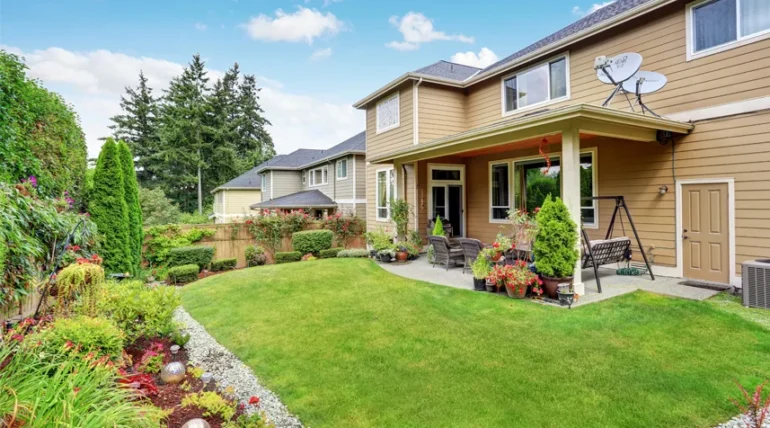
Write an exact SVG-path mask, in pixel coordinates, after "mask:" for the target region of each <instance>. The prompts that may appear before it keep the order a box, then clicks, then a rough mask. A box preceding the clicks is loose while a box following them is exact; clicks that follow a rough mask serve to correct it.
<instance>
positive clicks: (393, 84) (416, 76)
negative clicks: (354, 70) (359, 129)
mask: <svg viewBox="0 0 770 428" xmlns="http://www.w3.org/2000/svg"><path fill="white" fill-rule="evenodd" d="M420 79H422V81H423V83H425V82H427V83H435V84H438V85H444V86H451V87H454V88H463V87H465V86H464V82H459V81H456V80H451V79H442V78H440V77H436V76H430V75H427V74H420V73H411V72H410V73H405V74H402V75H401V76H399V77H398V78H396V79H395V80H392V81H390V82H389V83H387V84H386V85H384V86H382V87H381V88H380V89H377V90H376V91H374V92H372V93H371V94H369V95H367V96H366V97H365V98H362V99H360V100H358V101H356V103H355V104H353V107H355V108H357V109H362V108H365V107H366V106H367V104H369V103H370V102H372V101H374V100H375V99H377V98H379V97H381V96H383V95H385V94H386V93H388V92H390V91H392V90H393V89H395V88H397V87H398V86H399V85H401V84H403V83H404V82H407V81H409V80H420Z"/></svg>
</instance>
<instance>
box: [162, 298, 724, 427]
mask: <svg viewBox="0 0 770 428" xmlns="http://www.w3.org/2000/svg"><path fill="white" fill-rule="evenodd" d="M174 320H175V321H177V322H179V323H181V324H182V325H184V326H185V331H186V332H187V333H188V334H189V335H190V341H189V342H188V343H187V345H186V346H185V350H187V355H188V357H189V359H190V362H192V363H193V364H195V365H197V366H200V367H202V368H203V369H205V370H206V371H208V372H211V373H212V374H213V375H214V380H215V381H216V382H217V384H218V385H219V386H220V387H221V388H227V387H228V386H231V387H233V389H234V390H235V396H236V397H237V398H238V400H239V401H240V402H241V403H244V404H247V409H248V408H250V406H248V402H249V397H251V396H257V397H259V409H260V410H262V411H264V412H265V414H266V415H267V418H268V419H269V420H270V421H271V422H273V423H274V424H275V426H276V428H300V427H302V423H301V422H300V421H299V419H297V417H296V416H294V415H292V414H291V413H289V410H288V409H287V408H286V406H285V405H284V404H283V403H282V402H281V399H280V398H278V396H277V395H275V394H274V393H273V392H272V391H270V390H269V389H267V388H265V387H264V386H262V384H260V383H259V380H258V379H257V377H256V376H255V375H254V372H252V371H251V369H250V368H249V367H248V366H246V365H245V364H243V362H241V360H239V359H238V357H236V356H235V355H233V353H232V352H230V351H229V350H227V348H225V347H224V346H222V345H220V344H219V343H218V342H217V341H216V340H215V339H214V338H213V337H211V335H210V334H209V333H208V332H207V331H206V329H205V328H204V327H203V326H202V325H200V323H198V321H195V319H194V318H193V317H192V316H190V314H188V313H187V311H185V310H184V309H182V308H181V307H179V308H178V309H177V310H176V311H175V312H174ZM731 428H732V427H731Z"/></svg>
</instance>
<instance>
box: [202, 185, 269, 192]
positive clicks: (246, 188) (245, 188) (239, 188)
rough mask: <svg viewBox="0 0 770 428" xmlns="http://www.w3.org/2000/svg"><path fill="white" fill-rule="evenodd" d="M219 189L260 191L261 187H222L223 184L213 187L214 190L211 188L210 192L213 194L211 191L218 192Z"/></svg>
mask: <svg viewBox="0 0 770 428" xmlns="http://www.w3.org/2000/svg"><path fill="white" fill-rule="evenodd" d="M220 190H256V191H258V192H261V191H262V188H261V187H224V186H219V187H216V188H214V190H212V191H211V192H210V193H212V194H213V193H216V192H218V191H220Z"/></svg>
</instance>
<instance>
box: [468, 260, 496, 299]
mask: <svg viewBox="0 0 770 428" xmlns="http://www.w3.org/2000/svg"><path fill="white" fill-rule="evenodd" d="M471 271H472V272H473V289H474V290H476V291H484V290H486V289H487V277H488V276H489V274H490V273H491V272H492V265H491V264H490V263H489V259H488V258H487V256H486V255H485V254H484V253H483V252H482V253H479V255H478V257H476V260H474V261H473V264H472V265H471Z"/></svg>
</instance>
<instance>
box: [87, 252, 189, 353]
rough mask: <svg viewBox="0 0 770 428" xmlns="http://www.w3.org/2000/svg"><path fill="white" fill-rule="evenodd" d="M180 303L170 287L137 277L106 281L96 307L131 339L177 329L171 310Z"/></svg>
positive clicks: (158, 334)
mask: <svg viewBox="0 0 770 428" xmlns="http://www.w3.org/2000/svg"><path fill="white" fill-rule="evenodd" d="M192 266H194V267H195V268H197V267H198V266H196V265H192ZM190 270H191V271H192V270H193V269H192V268H190ZM192 276H193V280H195V279H197V278H198V274H197V270H195V274H193V275H192ZM180 303H181V301H180V298H179V293H177V291H176V289H175V288H174V287H170V286H163V285H160V286H157V287H148V286H146V285H144V284H143V283H142V282H141V281H123V282H120V283H118V282H107V283H106V284H105V286H104V292H103V296H102V297H101V298H100V299H99V303H98V310H99V315H100V316H103V317H108V318H110V319H111V320H112V321H113V322H114V323H115V324H116V325H117V326H118V327H120V328H121V329H122V330H123V332H124V333H125V334H126V338H127V340H128V341H129V342H133V341H135V340H136V339H138V338H139V337H143V336H144V337H156V336H168V335H170V334H172V333H174V332H175V331H177V326H176V324H175V323H174V320H173V314H174V309H176V308H177V307H178V306H179V305H180Z"/></svg>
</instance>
